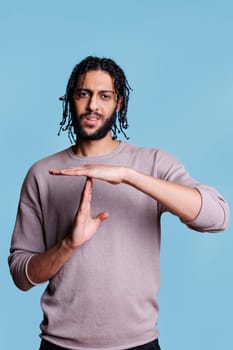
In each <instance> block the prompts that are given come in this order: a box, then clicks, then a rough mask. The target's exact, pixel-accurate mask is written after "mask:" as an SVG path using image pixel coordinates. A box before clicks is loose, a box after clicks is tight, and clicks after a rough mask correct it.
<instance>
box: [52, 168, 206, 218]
mask: <svg viewBox="0 0 233 350" xmlns="http://www.w3.org/2000/svg"><path fill="white" fill-rule="evenodd" d="M50 173H51V174H52V175H66V176H88V177H91V178H96V179H99V180H104V181H107V182H110V183H112V184H120V183H125V184H128V185H130V186H133V187H134V188H136V189H138V190H139V191H141V192H143V193H145V194H147V195H148V196H150V197H152V198H153V199H155V200H157V201H158V202H159V203H161V204H162V205H163V206H164V207H166V208H167V210H168V211H170V212H172V213H173V214H174V215H177V216H178V217H179V218H180V219H181V220H182V221H192V220H193V219H195V217H196V216H197V215H198V213H199V211H200V209H201V195H200V193H199V191H198V190H197V189H195V188H192V187H189V186H183V185H178V184H175V183H172V182H169V181H165V180H161V179H158V178H156V177H153V176H150V175H146V174H143V173H140V172H138V171H136V170H134V169H131V168H127V167H118V166H104V165H85V166H83V167H74V168H67V169H61V170H50Z"/></svg>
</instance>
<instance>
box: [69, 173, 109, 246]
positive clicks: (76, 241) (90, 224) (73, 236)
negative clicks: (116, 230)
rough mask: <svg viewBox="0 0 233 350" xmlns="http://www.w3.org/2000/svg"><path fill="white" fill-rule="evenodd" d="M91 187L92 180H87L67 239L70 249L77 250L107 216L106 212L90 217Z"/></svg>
mask: <svg viewBox="0 0 233 350" xmlns="http://www.w3.org/2000/svg"><path fill="white" fill-rule="evenodd" d="M92 187H93V185H92V180H91V179H90V178H87V180H86V183H85V185H84V188H83V192H82V196H81V200H80V204H79V208H78V211H77V213H76V216H75V219H74V223H73V227H72V230H71V233H70V234H69V235H68V237H67V243H68V244H69V246H71V247H72V248H77V247H79V246H80V245H82V244H83V243H85V242H86V241H88V240H90V239H91V238H92V237H93V236H94V234H95V233H96V231H97V229H98V227H99V225H100V224H101V222H102V221H104V220H106V219H107V218H108V216H109V214H108V213H107V212H101V213H99V214H98V215H97V216H96V217H95V218H92V217H91V199H92Z"/></svg>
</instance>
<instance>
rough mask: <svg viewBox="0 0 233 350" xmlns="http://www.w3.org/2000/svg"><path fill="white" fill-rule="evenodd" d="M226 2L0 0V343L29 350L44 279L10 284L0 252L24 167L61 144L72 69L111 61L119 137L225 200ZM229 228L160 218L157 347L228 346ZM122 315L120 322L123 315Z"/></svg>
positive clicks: (231, 54)
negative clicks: (201, 229)
mask: <svg viewBox="0 0 233 350" xmlns="http://www.w3.org/2000/svg"><path fill="white" fill-rule="evenodd" d="M232 37H233V5H232V1H230V0H229V1H227V0H221V1H215V0H209V1H205V0H203V1H200V0H195V1H194V0H191V1H184V0H183V1H182V0H176V1H169V0H165V1H159V0H145V1H138V0H132V1H131V0H128V1H127V0H118V1H109V0H108V1H106V0H98V1H93V0H92V1H86V2H85V1H78V0H76V1H74V0H67V1H60V0H50V1H49V0H48V1H45V0H41V1H40V2H39V1H26V0H21V1H16V0H15V1H10V0H9V1H7V2H6V1H2V2H1V4H0V48H1V79H0V94H1V114H0V118H1V124H0V150H1V184H0V185H1V210H0V222H1V236H0V241H1V242H0V295H1V298H0V310H1V312H0V333H1V334H0V348H1V349H4V350H13V349H22V350H26V349H30V350H31V349H38V346H39V336H38V334H39V322H40V321H41V317H42V314H41V310H40V296H41V293H42V291H43V289H44V286H39V287H36V288H33V289H32V290H30V291H28V292H26V293H25V292H21V291H19V290H17V288H16V287H15V286H14V285H13V282H12V281H11V278H10V276H9V272H8V266H7V256H8V252H9V245H10V239H11V233H12V230H13V226H14V221H15V215H16V209H17V203H18V197H19V191H20V187H21V184H22V181H23V178H24V176H25V173H26V171H27V170H28V168H29V166H30V165H31V164H32V163H34V162H35V161H36V160H38V159H39V158H42V157H44V156H47V155H49V154H51V153H54V152H56V151H58V150H61V149H63V148H65V147H67V146H68V145H69V140H68V138H67V135H66V134H64V135H61V136H60V137H58V136H57V135H56V134H57V130H58V126H59V122H60V119H61V104H60V102H59V101H58V97H59V96H61V95H62V94H63V93H64V91H65V86H66V83H67V79H68V77H69V75H70V72H71V70H72V68H73V66H74V65H75V64H76V63H77V62H79V61H80V60H81V59H82V58H84V57H86V56H87V55H89V54H92V55H99V56H108V57H111V58H113V59H115V60H116V61H117V62H118V63H119V64H120V65H121V66H122V68H123V69H124V70H125V72H126V75H127V77H128V80H129V82H130V84H131V86H132V87H133V90H134V91H133V93H132V95H131V99H130V105H129V112H128V119H129V124H130V128H129V131H128V134H129V136H130V142H132V143H134V144H138V145H141V146H148V147H161V148H163V149H165V150H167V151H169V152H171V153H173V154H174V155H175V156H176V157H177V158H178V159H180V160H181V161H182V162H183V163H184V164H185V166H186V168H187V169H188V170H189V172H190V173H191V174H192V176H193V177H195V178H197V179H198V180H200V181H201V182H204V183H208V184H210V185H212V186H214V187H216V188H217V189H218V190H219V191H220V192H221V193H222V194H223V195H224V196H225V197H226V199H227V200H228V202H229V204H230V207H231V206H232V204H233V200H232V198H233V197H232V195H233V187H232V178H233V171H232V160H233V157H232V155H233V140H232V139H233V137H232V127H233V122H232V112H233V99H232V97H233V46H232ZM232 245H233V237H232V227H231V225H230V226H229V228H228V229H227V230H226V231H225V232H224V233H221V234H213V235H211V234H200V233H197V232H194V231H191V230H189V229H187V228H186V227H185V226H183V225H182V224H181V223H180V222H179V220H178V219H177V218H175V217H173V216H171V215H167V214H166V215H165V216H164V218H163V236H162V249H161V270H162V287H161V293H160V297H159V301H160V317H159V324H158V325H159V329H160V333H161V335H160V343H161V346H162V350H187V349H188V350H194V349H195V350H196V349H199V350H202V349H203V350H204V349H205V350H210V349H211V350H219V349H227V350H230V349H233V337H232V332H233V274H232V266H233V259H232ZM123 322H124V320H123Z"/></svg>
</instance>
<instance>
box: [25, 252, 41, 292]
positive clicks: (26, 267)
mask: <svg viewBox="0 0 233 350" xmlns="http://www.w3.org/2000/svg"><path fill="white" fill-rule="evenodd" d="M34 255H35V254H34ZM34 255H31V256H29V258H28V259H27V261H26V264H25V275H26V277H27V280H28V282H29V283H30V284H31V285H33V286H38V285H39V284H40V283H35V282H33V281H32V280H31V278H30V277H29V275H28V264H29V261H30V260H31V258H32V257H33V256H34Z"/></svg>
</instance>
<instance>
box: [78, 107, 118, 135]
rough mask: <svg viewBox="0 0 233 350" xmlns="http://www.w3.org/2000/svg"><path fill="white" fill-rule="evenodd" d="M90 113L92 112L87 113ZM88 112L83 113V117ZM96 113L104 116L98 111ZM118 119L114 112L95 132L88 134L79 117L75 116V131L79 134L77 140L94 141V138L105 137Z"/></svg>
mask: <svg viewBox="0 0 233 350" xmlns="http://www.w3.org/2000/svg"><path fill="white" fill-rule="evenodd" d="M86 114H90V113H86ZM86 114H83V115H81V118H82V117H85V115H86ZM92 114H96V115H97V116H99V117H100V118H102V115H101V114H98V113H92ZM115 121H116V112H114V113H113V114H112V115H111V117H109V118H108V119H107V120H105V122H104V124H103V125H102V126H101V127H100V128H99V129H98V130H96V131H95V132H94V133H93V134H88V133H87V132H86V131H85V130H84V129H83V128H82V126H81V124H80V122H79V119H77V118H76V117H75V122H74V132H75V134H76V136H77V140H78V139H81V140H85V141H92V140H100V139H102V138H104V137H105V136H106V135H107V133H108V132H109V131H110V130H111V129H112V127H113V125H114V124H115Z"/></svg>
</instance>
